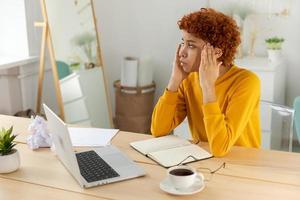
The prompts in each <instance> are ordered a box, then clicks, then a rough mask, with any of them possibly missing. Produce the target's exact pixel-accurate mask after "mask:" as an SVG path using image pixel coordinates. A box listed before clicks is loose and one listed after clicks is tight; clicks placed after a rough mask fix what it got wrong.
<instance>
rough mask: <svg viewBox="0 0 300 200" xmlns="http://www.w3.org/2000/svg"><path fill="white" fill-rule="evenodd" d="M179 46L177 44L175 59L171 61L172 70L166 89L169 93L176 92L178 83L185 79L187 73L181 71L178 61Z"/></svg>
mask: <svg viewBox="0 0 300 200" xmlns="http://www.w3.org/2000/svg"><path fill="white" fill-rule="evenodd" d="M180 47H181V45H180V44H179V45H178V46H177V50H176V54H175V58H174V61H173V68H172V74H171V78H170V81H169V84H168V87H167V89H168V90H169V91H171V92H176V91H177V89H178V87H179V85H180V83H181V82H182V81H183V80H184V79H185V78H186V77H187V75H188V74H187V73H186V72H185V71H183V69H182V67H181V65H180V61H179V58H180V57H179V51H180Z"/></svg>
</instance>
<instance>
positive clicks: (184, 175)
mask: <svg viewBox="0 0 300 200" xmlns="http://www.w3.org/2000/svg"><path fill="white" fill-rule="evenodd" d="M167 176H168V178H169V180H170V182H171V183H172V184H173V186H174V187H175V188H176V189H184V188H188V187H190V186H191V185H193V183H194V182H195V180H196V177H197V172H196V170H195V169H194V168H192V167H189V166H185V165H181V166H175V167H171V168H169V169H168V171H167ZM200 177H201V178H202V180H203V176H200Z"/></svg>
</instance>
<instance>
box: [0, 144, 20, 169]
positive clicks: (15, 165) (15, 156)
mask: <svg viewBox="0 0 300 200" xmlns="http://www.w3.org/2000/svg"><path fill="white" fill-rule="evenodd" d="M19 167H20V155H19V152H18V150H16V149H13V153H11V154H9V155H5V156H1V155H0V173H10V172H13V171H16V170H17V169H19Z"/></svg>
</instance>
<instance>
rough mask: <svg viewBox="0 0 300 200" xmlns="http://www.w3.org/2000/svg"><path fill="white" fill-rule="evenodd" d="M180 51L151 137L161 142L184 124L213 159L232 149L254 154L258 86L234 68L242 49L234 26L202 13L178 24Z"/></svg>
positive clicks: (218, 16) (257, 141) (218, 15)
mask: <svg viewBox="0 0 300 200" xmlns="http://www.w3.org/2000/svg"><path fill="white" fill-rule="evenodd" d="M178 26H179V28H180V30H181V31H182V43H181V44H180V45H179V46H178V48H177V52H176V56H175V59H174V63H173V70H172V74H171V78H170V80H169V84H168V86H167V88H166V90H165V91H164V94H163V95H162V96H161V97H160V99H159V101H158V103H157V105H156V106H155V109H154V112H153V115H152V125H151V132H152V134H153V135H154V136H156V137H158V136H164V135H167V134H168V133H169V132H170V131H172V130H173V129H174V128H175V127H176V126H178V125H179V124H180V123H181V122H182V121H183V120H184V118H185V117H187V118H188V122H189V127H190V130H191V134H192V137H193V138H194V139H195V140H200V141H207V142H208V143H209V147H210V150H211V153H212V154H213V155H214V156H224V155H226V154H227V153H228V152H229V151H230V149H231V147H232V146H233V145H239V146H244V147H255V148H258V147H259V146H260V142H261V134H260V124H259V98H260V82H259V79H258V78H257V76H256V75H255V74H254V73H252V72H250V71H248V70H246V69H242V68H239V67H237V66H235V65H233V60H234V55H235V53H236V51H237V47H238V46H239V44H240V33H239V30H238V27H237V25H236V23H235V22H234V20H233V19H232V18H230V17H228V16H226V15H224V14H223V13H220V12H218V11H215V10H213V9H209V8H208V9H206V8H202V9H201V10H200V11H197V12H194V13H191V14H188V15H186V16H184V17H183V18H182V19H181V20H180V21H178Z"/></svg>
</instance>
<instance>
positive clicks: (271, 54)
mask: <svg viewBox="0 0 300 200" xmlns="http://www.w3.org/2000/svg"><path fill="white" fill-rule="evenodd" d="M268 59H269V60H270V61H271V62H274V63H276V62H279V61H280V59H281V49H268Z"/></svg>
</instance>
